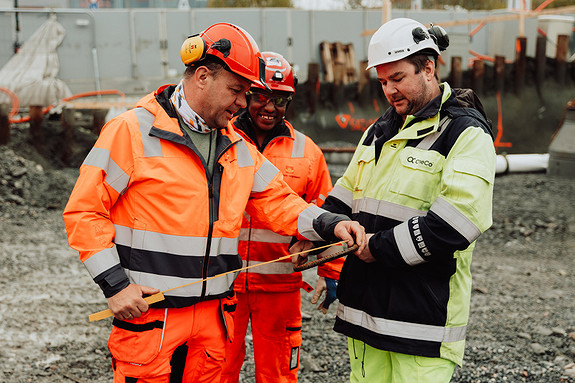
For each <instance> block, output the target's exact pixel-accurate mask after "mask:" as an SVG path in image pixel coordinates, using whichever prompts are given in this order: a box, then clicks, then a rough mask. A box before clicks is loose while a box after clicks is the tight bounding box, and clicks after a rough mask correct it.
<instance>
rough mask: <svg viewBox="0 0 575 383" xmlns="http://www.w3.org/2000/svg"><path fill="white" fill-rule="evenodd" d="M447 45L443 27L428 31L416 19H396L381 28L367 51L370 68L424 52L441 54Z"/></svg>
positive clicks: (372, 38) (447, 40) (373, 37)
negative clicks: (430, 51)
mask: <svg viewBox="0 0 575 383" xmlns="http://www.w3.org/2000/svg"><path fill="white" fill-rule="evenodd" d="M430 32H431V33H430ZM436 33H437V34H438V35H439V36H438V35H436ZM438 38H439V39H443V40H444V41H440V42H439V45H438V42H437V40H438ZM447 45H449V39H448V38H447V34H446V33H445V30H444V29H443V28H441V27H439V26H432V27H431V29H429V30H428V29H427V27H425V26H424V25H423V24H421V23H420V22H417V21H415V20H412V19H407V18H398V19H393V20H390V21H388V22H387V23H385V24H383V25H382V26H381V27H379V29H378V30H377V32H375V33H374V35H373V36H372V37H371V40H370V41H369V47H368V50H367V61H368V62H367V69H370V68H373V67H375V66H377V65H380V64H385V63H390V62H394V61H398V60H401V59H404V58H406V57H407V56H409V55H412V54H414V53H416V52H419V51H422V50H424V49H427V50H432V51H434V52H436V53H437V54H438V55H439V54H440V48H442V49H441V50H444V49H445V48H447Z"/></svg>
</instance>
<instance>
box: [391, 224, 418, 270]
mask: <svg viewBox="0 0 575 383" xmlns="http://www.w3.org/2000/svg"><path fill="white" fill-rule="evenodd" d="M393 236H394V238H395V243H397V247H398V249H399V253H400V254H401V257H402V258H403V260H404V261H405V263H407V264H408V265H409V266H415V265H419V264H420V263H423V262H425V259H423V258H421V255H419V253H418V252H417V249H416V248H415V245H414V244H413V240H412V239H411V235H410V233H409V221H405V222H402V223H401V224H399V225H397V226H396V227H394V228H393Z"/></svg>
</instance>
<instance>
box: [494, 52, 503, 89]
mask: <svg viewBox="0 0 575 383" xmlns="http://www.w3.org/2000/svg"><path fill="white" fill-rule="evenodd" d="M494 69H495V90H496V91H497V92H501V93H503V91H504V88H505V56H495V68H494Z"/></svg>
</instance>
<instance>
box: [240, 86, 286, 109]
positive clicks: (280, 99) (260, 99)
mask: <svg viewBox="0 0 575 383" xmlns="http://www.w3.org/2000/svg"><path fill="white" fill-rule="evenodd" d="M247 95H248V96H250V99H251V100H252V101H255V102H257V103H259V104H264V105H266V104H267V103H268V102H270V101H271V102H272V104H274V106H277V107H278V108H283V107H284V106H286V105H287V104H288V102H290V101H291V100H292V96H291V95H290V96H270V95H267V94H263V93H259V92H253V91H251V90H250V91H249V92H248V93H247Z"/></svg>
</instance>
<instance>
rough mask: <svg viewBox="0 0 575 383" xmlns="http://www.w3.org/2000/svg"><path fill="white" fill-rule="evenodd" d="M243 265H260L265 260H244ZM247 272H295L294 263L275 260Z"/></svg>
mask: <svg viewBox="0 0 575 383" xmlns="http://www.w3.org/2000/svg"><path fill="white" fill-rule="evenodd" d="M242 262H243V264H242V267H248V266H254V265H259V264H262V263H265V262H256V261H249V262H247V261H242ZM245 272H246V273H254V274H291V273H293V272H294V271H293V263H291V261H289V262H273V263H267V264H264V265H262V266H257V267H254V268H251V269H249V270H246V271H245Z"/></svg>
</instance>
